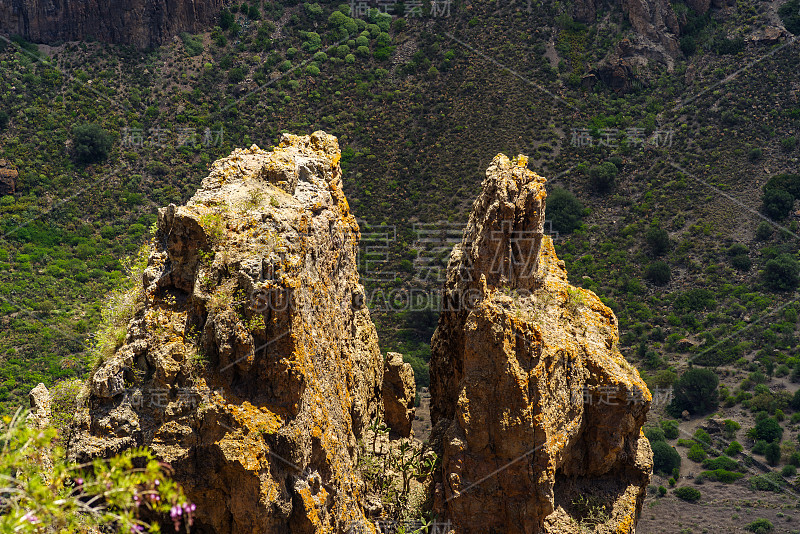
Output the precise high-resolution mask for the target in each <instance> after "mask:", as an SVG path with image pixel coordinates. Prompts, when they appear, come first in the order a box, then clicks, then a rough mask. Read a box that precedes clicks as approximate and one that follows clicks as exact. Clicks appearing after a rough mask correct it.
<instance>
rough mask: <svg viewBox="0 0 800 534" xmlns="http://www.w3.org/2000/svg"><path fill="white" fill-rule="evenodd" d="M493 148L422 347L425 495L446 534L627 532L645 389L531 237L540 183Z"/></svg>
mask: <svg viewBox="0 0 800 534" xmlns="http://www.w3.org/2000/svg"><path fill="white" fill-rule="evenodd" d="M526 165H527V160H526V158H525V157H524V156H519V157H518V159H516V160H514V161H510V160H509V159H508V158H506V157H505V156H503V155H498V156H497V157H496V158H495V159H494V161H493V162H492V164H491V166H490V167H489V169H488V170H487V172H486V180H484V183H483V191H482V193H481V195H480V196H479V197H478V199H477V200H476V201H475V204H474V207H473V212H472V214H471V216H470V219H469V223H468V225H467V228H466V230H465V233H464V239H463V242H462V243H461V244H460V245H457V246H456V247H455V248H454V250H453V252H452V254H451V256H450V262H449V265H448V271H447V272H448V276H447V284H446V287H445V295H444V299H443V300H444V306H445V310H444V311H443V312H442V314H441V316H440V320H439V326H438V328H437V330H436V333H435V334H434V338H433V341H432V358H431V395H432V399H431V413H432V418H433V422H434V425H435V428H434V435H433V436H432V441H433V442H434V443H437V444H438V447H439V448H440V453H441V455H442V457H443V458H442V460H443V461H442V467H441V474H440V479H439V481H438V484H437V485H436V489H435V495H434V502H435V508H436V511H437V512H438V513H439V515H440V517H443V518H446V519H448V520H450V522H451V523H452V524H453V525H454V531H455V532H456V533H458V534H470V533H476V534H477V533H504V534H513V533H526V534H530V533H536V532H580V531H581V530H580V527H579V524H578V522H579V521H580V520H581V519H582V518H583V516H584V515H585V514H586V513H587V511H588V510H589V509H590V508H592V507H596V506H598V505H600V506H602V507H603V508H604V510H605V512H606V513H607V514H608V517H609V519H608V521H606V523H605V524H604V525H602V526H601V527H600V529H599V531H601V532H622V533H628V532H633V530H634V525H635V519H636V516H637V514H638V512H639V511H640V509H641V505H642V501H643V498H644V494H645V489H646V486H647V484H648V482H649V478H650V473H651V471H652V452H651V451H650V446H649V443H648V442H647V439H646V438H644V436H643V435H642V433H641V427H642V425H643V423H644V421H645V415H646V413H647V410H648V409H649V406H650V401H651V395H650V392H649V391H648V390H647V387H646V385H645V384H644V382H643V381H642V380H641V378H640V377H639V374H638V373H637V372H636V370H635V369H633V368H632V367H631V366H630V365H629V364H628V363H627V362H626V361H625V359H624V358H623V356H622V355H621V354H620V352H619V350H618V348H617V341H618V331H617V320H616V318H615V317H614V314H613V313H612V311H611V310H610V309H609V308H608V307H606V306H605V305H604V304H603V303H602V302H601V301H600V299H599V298H597V296H596V295H595V294H594V293H592V292H591V291H587V290H583V289H580V288H575V287H573V286H571V285H570V284H569V283H568V281H567V273H566V271H565V270H564V263H563V262H561V261H559V260H558V258H557V257H556V255H555V251H554V249H553V246H552V242H551V240H550V238H549V237H547V236H543V232H542V226H543V223H544V219H545V216H544V209H545V196H546V193H545V189H544V182H545V179H544V178H542V177H540V176H537V175H535V174H534V173H532V172H530V171H528V170H527V168H526Z"/></svg>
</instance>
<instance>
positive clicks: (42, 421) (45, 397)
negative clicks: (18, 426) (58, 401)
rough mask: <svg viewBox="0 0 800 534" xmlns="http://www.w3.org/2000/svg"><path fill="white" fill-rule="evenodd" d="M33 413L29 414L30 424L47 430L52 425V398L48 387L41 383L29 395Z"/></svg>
mask: <svg viewBox="0 0 800 534" xmlns="http://www.w3.org/2000/svg"><path fill="white" fill-rule="evenodd" d="M28 399H29V400H30V403H31V411H30V412H29V413H28V424H29V425H31V426H33V427H35V428H47V426H48V425H49V424H50V416H51V412H50V404H51V403H52V398H51V397H50V392H49V391H48V390H47V386H45V385H44V384H42V383H41V382H40V383H39V384H38V385H37V386H36V387H35V388H33V389H32V390H31V392H30V393H29V394H28Z"/></svg>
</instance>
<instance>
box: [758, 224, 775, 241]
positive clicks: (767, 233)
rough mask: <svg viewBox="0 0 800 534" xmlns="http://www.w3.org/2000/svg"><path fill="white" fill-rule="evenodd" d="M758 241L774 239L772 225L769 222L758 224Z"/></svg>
mask: <svg viewBox="0 0 800 534" xmlns="http://www.w3.org/2000/svg"><path fill="white" fill-rule="evenodd" d="M755 237H756V240H757V241H766V240H767V239H769V238H770V237H772V225H771V224H769V223H768V222H767V221H761V222H760V223H758V226H757V227H756V236H755Z"/></svg>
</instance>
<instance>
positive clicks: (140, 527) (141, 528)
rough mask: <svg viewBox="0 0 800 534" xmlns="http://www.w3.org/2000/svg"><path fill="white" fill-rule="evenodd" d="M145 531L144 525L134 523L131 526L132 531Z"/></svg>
mask: <svg viewBox="0 0 800 534" xmlns="http://www.w3.org/2000/svg"><path fill="white" fill-rule="evenodd" d="M142 531H144V527H142V525H133V526H132V527H131V532H142Z"/></svg>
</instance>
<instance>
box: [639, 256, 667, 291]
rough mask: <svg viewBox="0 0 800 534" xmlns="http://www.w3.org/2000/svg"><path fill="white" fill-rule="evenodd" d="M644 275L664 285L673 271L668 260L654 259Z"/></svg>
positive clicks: (655, 282) (651, 280)
mask: <svg viewBox="0 0 800 534" xmlns="http://www.w3.org/2000/svg"><path fill="white" fill-rule="evenodd" d="M644 277H645V278H646V279H647V280H649V281H650V282H652V283H654V284H655V285H657V286H663V285H665V284H667V283H668V282H669V281H670V279H671V278H672V273H671V272H670V268H669V265H667V263H666V262H663V261H654V262H653V263H651V264H650V265H648V266H647V270H645V273H644Z"/></svg>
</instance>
